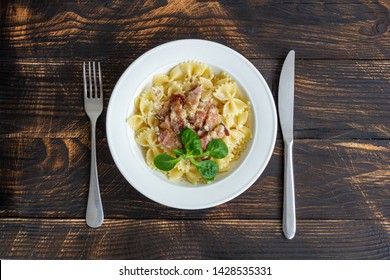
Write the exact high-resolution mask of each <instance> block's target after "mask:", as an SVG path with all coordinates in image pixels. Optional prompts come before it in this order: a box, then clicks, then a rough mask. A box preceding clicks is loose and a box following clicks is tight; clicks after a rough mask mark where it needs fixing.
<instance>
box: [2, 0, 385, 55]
mask: <svg viewBox="0 0 390 280" xmlns="http://www.w3.org/2000/svg"><path fill="white" fill-rule="evenodd" d="M2 3H3V4H2V7H1V30H0V31H1V32H0V33H1V34H3V35H2V36H1V37H0V38H1V44H0V46H1V47H0V53H2V56H5V57H25V58H26V57H28V58H30V57H39V58H43V57H59V58H75V57H81V58H83V59H85V58H88V57H91V58H94V59H96V58H100V57H129V56H131V57H133V58H135V57H138V56H139V55H141V54H142V53H144V52H145V51H146V50H148V49H150V48H152V47H155V46H157V45H159V44H162V43H165V42H168V41H172V40H176V39H183V38H200V39H209V40H214V41H217V42H220V43H223V44H226V45H228V46H230V47H233V48H235V49H237V50H238V51H240V52H242V53H243V54H244V55H246V56H247V57H249V58H282V57H284V54H285V53H286V52H287V51H288V50H289V49H295V50H296V51H298V52H299V53H301V56H302V57H305V58H321V59H323V58H325V59H345V58H353V59H389V58H390V48H388V42H389V38H390V37H389V32H388V25H389V4H388V2H387V1H384V0H383V1H374V2H370V3H367V2H365V4H364V5H362V4H356V2H355V3H350V2H349V3H348V2H347V3H337V2H333V3H332V2H327V3H325V4H324V3H316V2H314V1H313V2H312V3H291V2H287V3H283V2H282V3H281V2H279V3H278V2H274V1H238V2H237V1H196V0H191V1H185V2H183V1H180V0H169V1H157V0H155V1H153V0H151V1H140V0H138V1H119V2H118V1H115V2H105V3H104V4H103V2H99V1H94V2H89V1H77V2H76V1H66V2H62V3H61V5H59V4H58V2H53V3H52V2H51V1H49V2H47V3H45V5H44V9H43V7H42V4H41V3H39V2H34V1H16V2H12V3H10V2H7V1H3V2H2ZM195 11H196V12H195ZM96 46H98V47H96Z"/></svg>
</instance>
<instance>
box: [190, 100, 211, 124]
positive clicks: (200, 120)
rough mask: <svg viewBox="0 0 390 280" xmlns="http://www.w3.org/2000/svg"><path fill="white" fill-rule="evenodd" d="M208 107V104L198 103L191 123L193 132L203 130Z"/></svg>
mask: <svg viewBox="0 0 390 280" xmlns="http://www.w3.org/2000/svg"><path fill="white" fill-rule="evenodd" d="M209 107H210V103H209V102H200V104H199V106H198V108H197V109H196V112H195V118H194V120H193V122H192V124H193V125H194V129H195V130H198V129H202V128H203V125H204V122H205V119H206V116H207V111H208V109H209Z"/></svg>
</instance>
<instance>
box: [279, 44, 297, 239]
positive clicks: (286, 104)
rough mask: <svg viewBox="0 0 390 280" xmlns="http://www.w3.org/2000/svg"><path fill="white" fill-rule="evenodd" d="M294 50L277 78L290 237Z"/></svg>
mask: <svg viewBox="0 0 390 280" xmlns="http://www.w3.org/2000/svg"><path fill="white" fill-rule="evenodd" d="M294 72H295V51H293V50H291V51H290V52H289V53H288V55H287V57H286V60H285V61H284V64H283V67H282V72H281V74H280V80H279V94H278V96H279V104H278V105H279V106H278V107H279V118H280V126H281V127H282V133H283V140H284V199H283V233H284V236H285V237H286V238H287V239H292V238H294V236H295V231H296V217H295V190H294V169H293V151H292V148H293V139H294V135H293V128H294Z"/></svg>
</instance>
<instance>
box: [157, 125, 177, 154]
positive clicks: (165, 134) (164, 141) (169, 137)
mask: <svg viewBox="0 0 390 280" xmlns="http://www.w3.org/2000/svg"><path fill="white" fill-rule="evenodd" d="M157 138H158V141H160V143H161V145H163V146H164V147H165V148H167V149H169V150H173V149H178V148H181V146H182V145H181V143H180V141H179V138H178V137H177V135H175V133H174V132H173V131H171V130H168V129H165V130H163V131H162V132H161V133H160V134H159V135H158V136H157Z"/></svg>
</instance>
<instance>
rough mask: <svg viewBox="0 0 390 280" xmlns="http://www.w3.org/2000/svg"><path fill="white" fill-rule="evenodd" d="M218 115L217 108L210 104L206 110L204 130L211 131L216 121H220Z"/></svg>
mask: <svg viewBox="0 0 390 280" xmlns="http://www.w3.org/2000/svg"><path fill="white" fill-rule="evenodd" d="M218 116H219V112H218V108H217V107H216V106H215V105H214V104H212V105H211V106H210V108H209V110H208V111H207V116H206V120H205V122H204V129H205V130H206V131H212V130H213V129H214V127H215V126H216V125H217V124H218V123H220V120H219V118H218Z"/></svg>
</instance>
